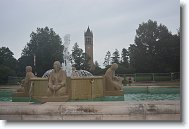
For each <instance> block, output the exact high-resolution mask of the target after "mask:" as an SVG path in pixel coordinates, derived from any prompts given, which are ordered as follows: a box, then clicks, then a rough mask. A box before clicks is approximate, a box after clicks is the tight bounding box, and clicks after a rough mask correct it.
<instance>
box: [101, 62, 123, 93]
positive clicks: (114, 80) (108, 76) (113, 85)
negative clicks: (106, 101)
mask: <svg viewBox="0 0 189 129" xmlns="http://www.w3.org/2000/svg"><path fill="white" fill-rule="evenodd" d="M117 68H118V65H117V64H116V63H114V64H112V66H111V67H110V68H109V69H108V70H107V71H106V73H105V75H104V77H105V90H106V91H120V90H122V89H123V85H122V81H123V78H121V77H116V76H115V71H116V69H117Z"/></svg>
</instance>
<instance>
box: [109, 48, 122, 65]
mask: <svg viewBox="0 0 189 129" xmlns="http://www.w3.org/2000/svg"><path fill="white" fill-rule="evenodd" d="M111 58H112V64H113V63H117V64H118V63H119V59H120V55H119V51H118V50H117V49H115V52H114V53H113V54H112V57H111Z"/></svg>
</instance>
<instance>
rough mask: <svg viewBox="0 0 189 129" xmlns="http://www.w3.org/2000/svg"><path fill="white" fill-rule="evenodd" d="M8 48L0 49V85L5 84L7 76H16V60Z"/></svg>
mask: <svg viewBox="0 0 189 129" xmlns="http://www.w3.org/2000/svg"><path fill="white" fill-rule="evenodd" d="M13 55H14V54H13V52H12V51H10V49H9V48H8V47H1V48H0V83H7V82H8V76H16V71H17V66H18V65H17V60H16V59H15V58H14V57H13Z"/></svg>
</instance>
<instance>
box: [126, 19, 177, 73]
mask: <svg viewBox="0 0 189 129" xmlns="http://www.w3.org/2000/svg"><path fill="white" fill-rule="evenodd" d="M179 39H180V38H178V40H176V38H174V36H173V35H172V34H171V32H169V30H168V28H167V27H166V26H165V25H162V24H160V25H158V24H157V22H156V21H152V20H148V22H146V23H142V24H140V25H139V27H138V29H137V30H136V36H135V44H133V45H130V47H129V49H128V50H129V57H130V64H131V66H132V67H134V68H135V69H136V72H171V71H174V68H172V66H174V64H172V63H173V62H172V61H173V59H174V58H175V56H176V55H174V52H173V51H172V50H173V49H175V48H177V51H179V48H180V47H179V44H180V42H179ZM174 42H177V43H174ZM174 44H175V46H174ZM177 54H178V55H179V56H180V54H179V53H178V52H177ZM168 58H169V59H168ZM177 58H178V57H177ZM177 60H178V59H177Z"/></svg>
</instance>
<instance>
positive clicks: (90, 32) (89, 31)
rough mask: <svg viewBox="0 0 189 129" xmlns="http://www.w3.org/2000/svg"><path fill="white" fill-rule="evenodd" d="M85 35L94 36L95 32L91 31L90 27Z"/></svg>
mask: <svg viewBox="0 0 189 129" xmlns="http://www.w3.org/2000/svg"><path fill="white" fill-rule="evenodd" d="M85 35H89V36H92V35H93V32H92V31H91V30H90V28H89V26H88V28H87V31H86V32H85Z"/></svg>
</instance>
